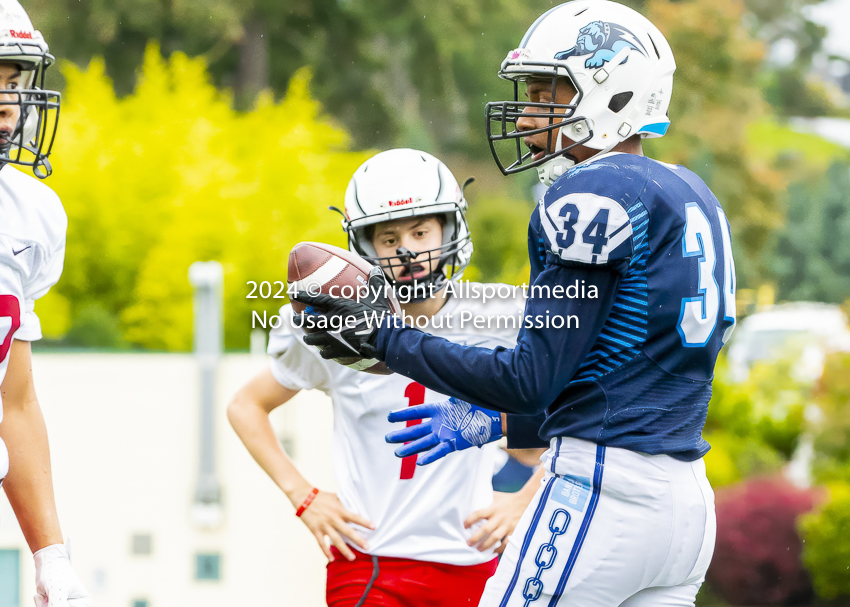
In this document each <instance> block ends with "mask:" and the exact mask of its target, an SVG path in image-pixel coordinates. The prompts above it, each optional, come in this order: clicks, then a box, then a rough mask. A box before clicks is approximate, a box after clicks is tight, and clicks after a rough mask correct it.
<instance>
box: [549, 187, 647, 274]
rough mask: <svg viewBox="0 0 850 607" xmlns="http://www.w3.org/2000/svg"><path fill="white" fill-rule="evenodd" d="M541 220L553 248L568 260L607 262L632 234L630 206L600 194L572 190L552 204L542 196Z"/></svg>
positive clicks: (557, 253)
mask: <svg viewBox="0 0 850 607" xmlns="http://www.w3.org/2000/svg"><path fill="white" fill-rule="evenodd" d="M540 221H541V222H542V224H543V229H544V230H545V232H546V237H547V240H548V241H549V243H550V245H551V247H552V252H553V253H555V254H556V255H558V256H560V257H561V259H565V260H568V261H579V262H583V263H593V264H602V263H606V262H607V261H608V256H609V255H610V254H611V251H614V250H615V249H616V248H617V247H619V246H620V245H621V244H623V243H624V242H626V241H627V240H628V239H629V237H630V236H631V235H632V225H631V222H630V221H629V214H628V213H627V212H626V210H625V209H624V208H623V207H622V206H621V205H620V204H619V203H618V202H616V201H614V200H611V199H610V198H605V197H604V196H598V195H596V194H589V193H582V194H568V195H566V196H564V197H563V198H561V199H560V200H557V201H555V202H554V203H552V204H550V205H549V206H548V207H546V206H544V204H543V201H542V200H541V201H540Z"/></svg>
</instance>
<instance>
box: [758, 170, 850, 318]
mask: <svg viewBox="0 0 850 607" xmlns="http://www.w3.org/2000/svg"><path fill="white" fill-rule="evenodd" d="M787 198H788V203H787V204H788V212H787V216H786V218H785V222H784V224H785V225H784V226H783V227H782V228H781V229H779V230H777V231H776V232H775V233H774V234H772V236H771V240H770V243H769V246H768V251H769V255H768V256H767V258H768V268H769V270H770V273H771V275H772V276H773V277H775V280H776V285H777V295H778V297H779V299H782V300H791V301H795V300H798V301H799V300H803V301H824V302H830V303H842V302H843V301H845V300H847V299H848V298H850V164H848V163H847V162H846V161H841V162H836V163H834V164H833V165H832V166H831V167H830V168H829V170H828V171H827V172H826V176H825V179H818V178H816V179H811V178H809V179H805V180H802V181H798V182H795V183H793V184H792V185H791V186H790V187H789V188H788V197H787Z"/></svg>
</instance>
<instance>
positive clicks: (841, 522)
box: [800, 482, 850, 599]
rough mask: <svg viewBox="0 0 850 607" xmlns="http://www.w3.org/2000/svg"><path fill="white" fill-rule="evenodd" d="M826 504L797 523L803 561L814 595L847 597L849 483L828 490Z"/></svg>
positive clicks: (849, 586)
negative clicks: (803, 544) (828, 497)
mask: <svg viewBox="0 0 850 607" xmlns="http://www.w3.org/2000/svg"><path fill="white" fill-rule="evenodd" d="M830 493H831V499H830V501H829V502H828V503H827V504H826V505H825V506H824V507H823V508H822V509H820V510H819V511H818V512H814V513H812V514H809V515H806V516H804V517H803V518H802V519H801V520H800V532H801V534H802V536H803V538H804V539H805V546H804V549H803V562H804V563H805V564H806V567H808V569H809V572H810V573H811V576H812V582H813V584H814V587H815V591H816V592H817V594H818V596H820V597H823V598H825V599H836V598H839V597H850V484H848V483H846V482H845V483H840V484H835V485H833V486H832V487H831V492H830Z"/></svg>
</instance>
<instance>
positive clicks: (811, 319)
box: [728, 302, 850, 382]
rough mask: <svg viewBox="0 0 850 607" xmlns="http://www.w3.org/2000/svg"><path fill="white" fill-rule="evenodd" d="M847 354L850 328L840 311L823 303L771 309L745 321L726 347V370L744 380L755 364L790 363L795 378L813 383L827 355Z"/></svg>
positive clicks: (784, 305) (734, 376) (790, 304)
mask: <svg viewBox="0 0 850 607" xmlns="http://www.w3.org/2000/svg"><path fill="white" fill-rule="evenodd" d="M830 352H850V328H848V326H847V317H846V316H845V314H844V312H842V310H841V308H839V307H838V306H835V305H830V304H823V303H804V302H799V303H787V304H779V305H775V306H771V307H770V308H768V309H766V310H764V311H761V312H757V313H755V314H753V315H752V316H749V317H747V318H746V319H744V320H743V321H742V322H741V323H740V325H739V326H738V328H737V329H736V330H735V333H734V334H733V337H732V343H730V344H729V355H728V360H729V369H730V373H731V377H732V379H733V380H735V381H744V380H746V379H747V376H748V375H749V372H750V369H751V368H752V366H753V364H754V363H756V362H770V361H777V360H783V359H784V360H790V361H791V362H792V368H793V375H794V378H795V379H797V380H799V381H802V382H813V381H815V380H817V379H818V378H819V377H820V376H821V374H822V373H823V366H824V362H825V359H826V356H827V354H829V353H830Z"/></svg>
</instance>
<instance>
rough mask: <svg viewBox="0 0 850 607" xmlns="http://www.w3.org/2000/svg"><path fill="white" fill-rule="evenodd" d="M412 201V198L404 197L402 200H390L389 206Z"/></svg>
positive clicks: (398, 205)
mask: <svg viewBox="0 0 850 607" xmlns="http://www.w3.org/2000/svg"><path fill="white" fill-rule="evenodd" d="M412 202H413V198H405V199H404V200H390V206H391V207H400V206H402V205H405V204H411V203H412Z"/></svg>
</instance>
